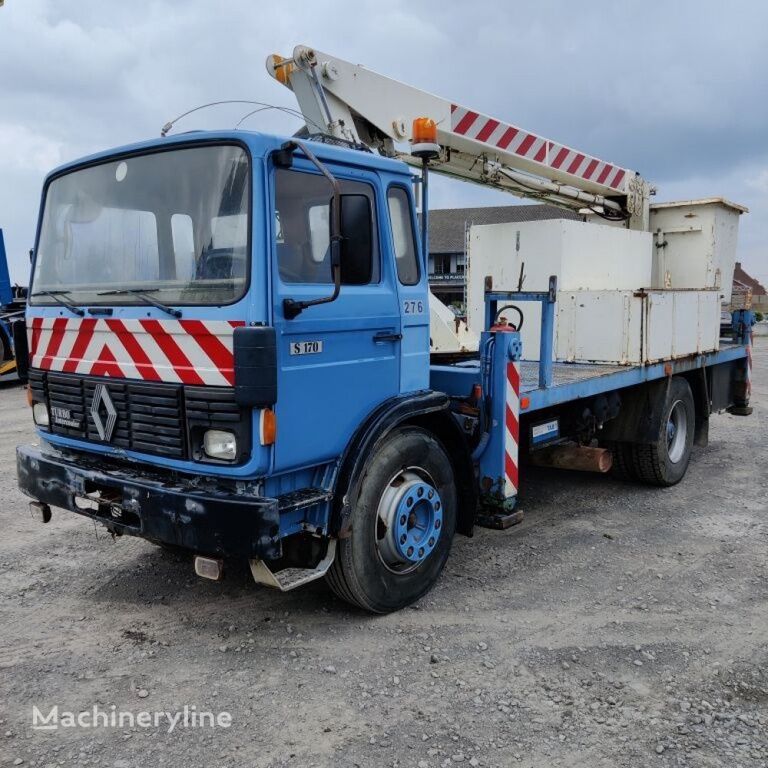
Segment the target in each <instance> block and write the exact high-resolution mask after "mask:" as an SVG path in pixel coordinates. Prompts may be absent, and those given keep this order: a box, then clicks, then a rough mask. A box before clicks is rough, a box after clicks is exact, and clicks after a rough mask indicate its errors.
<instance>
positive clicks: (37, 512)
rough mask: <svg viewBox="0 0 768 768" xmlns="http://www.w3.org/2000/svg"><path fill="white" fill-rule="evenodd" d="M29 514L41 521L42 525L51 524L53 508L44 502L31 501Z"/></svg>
mask: <svg viewBox="0 0 768 768" xmlns="http://www.w3.org/2000/svg"><path fill="white" fill-rule="evenodd" d="M29 513H30V514H31V515H32V518H33V519H34V520H39V521H40V522H41V523H50V522H51V508H50V507H49V506H48V505H47V504H43V502H42V501H30V502H29Z"/></svg>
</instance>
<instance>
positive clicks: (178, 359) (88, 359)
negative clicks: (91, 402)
mask: <svg viewBox="0 0 768 768" xmlns="http://www.w3.org/2000/svg"><path fill="white" fill-rule="evenodd" d="M239 325H245V322H244V321H242V320H231V321H226V320H154V319H144V320H118V319H114V318H106V319H100V318H99V319H97V318H63V317H57V318H50V317H45V318H43V317H33V318H28V319H27V335H28V340H29V350H30V365H31V367H32V368H41V369H43V370H47V371H61V372H62V373H81V374H88V375H91V376H108V377H110V378H121V379H144V380H146V381H165V382H170V383H174V384H179V383H180V384H196V385H212V386H217V385H218V386H233V385H234V382H235V374H234V356H233V353H232V336H233V333H234V329H235V328H236V327H237V326H239Z"/></svg>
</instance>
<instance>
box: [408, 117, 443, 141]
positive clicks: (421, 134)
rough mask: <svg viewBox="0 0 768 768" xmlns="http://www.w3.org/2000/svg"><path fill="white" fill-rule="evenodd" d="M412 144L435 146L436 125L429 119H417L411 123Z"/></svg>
mask: <svg viewBox="0 0 768 768" xmlns="http://www.w3.org/2000/svg"><path fill="white" fill-rule="evenodd" d="M412 141H413V143H414V144H437V123H436V122H435V121H434V120H433V119H432V118H431V117H417V118H416V119H415V120H414V121H413V131H412Z"/></svg>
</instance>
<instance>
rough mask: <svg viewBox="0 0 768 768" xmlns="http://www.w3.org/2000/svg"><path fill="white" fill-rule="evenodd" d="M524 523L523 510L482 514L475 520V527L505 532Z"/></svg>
mask: <svg viewBox="0 0 768 768" xmlns="http://www.w3.org/2000/svg"><path fill="white" fill-rule="evenodd" d="M522 522H523V510H522V509H516V510H514V511H513V512H504V511H497V512H490V511H488V512H480V514H478V516H477V518H476V519H475V525H477V526H479V527H480V528H493V529H494V530H497V531H503V530H506V529H507V528H511V527H512V526H513V525H517V524H518V523H522Z"/></svg>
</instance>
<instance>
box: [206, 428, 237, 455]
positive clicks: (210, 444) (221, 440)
mask: <svg viewBox="0 0 768 768" xmlns="http://www.w3.org/2000/svg"><path fill="white" fill-rule="evenodd" d="M203 450H204V451H205V455H206V456H210V457H211V458H212V459H226V460H228V461H232V460H233V459H236V458H237V438H236V437H235V436H234V435H233V434H232V433H231V432H224V431H223V430H220V429H209V430H208V431H207V432H206V433H205V435H203Z"/></svg>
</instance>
